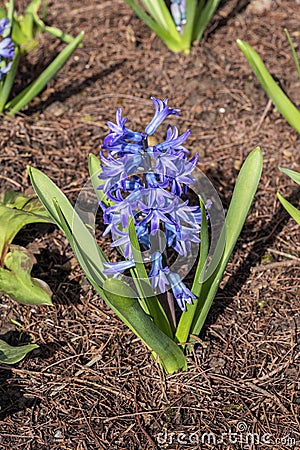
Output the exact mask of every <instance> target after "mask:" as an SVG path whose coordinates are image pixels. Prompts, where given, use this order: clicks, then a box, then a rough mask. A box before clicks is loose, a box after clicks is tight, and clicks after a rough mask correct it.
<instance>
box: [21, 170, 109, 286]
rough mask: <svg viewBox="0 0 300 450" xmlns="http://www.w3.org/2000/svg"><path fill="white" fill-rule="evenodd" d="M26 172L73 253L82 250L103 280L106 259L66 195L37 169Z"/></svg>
mask: <svg viewBox="0 0 300 450" xmlns="http://www.w3.org/2000/svg"><path fill="white" fill-rule="evenodd" d="M28 172H29V176H30V180H31V183H32V185H33V188H34V190H35V192H36V194H37V195H38V197H39V199H40V201H41V202H42V204H43V205H44V207H45V208H46V210H47V211H48V213H49V215H50V217H51V218H52V219H53V221H54V222H55V223H56V225H57V226H58V227H59V228H60V229H61V230H62V231H63V232H64V233H66V235H67V237H68V239H69V241H70V245H71V246H72V248H73V250H74V251H75V255H76V256H77V257H78V255H77V253H76V252H78V251H80V252H81V251H82V252H83V254H84V255H86V257H88V259H89V262H90V264H91V267H92V268H93V270H95V271H96V273H97V276H98V277H100V279H101V280H102V281H103V280H104V279H105V278H106V277H105V276H104V275H103V274H102V270H103V264H102V263H103V261H107V259H106V257H105V255H104V253H103V252H102V251H101V249H100V247H99V246H98V244H97V242H96V240H95V238H94V237H93V236H92V234H91V233H90V232H89V230H88V229H87V227H86V226H85V224H84V223H83V222H82V220H81V218H80V217H79V215H78V214H77V212H76V211H75V210H74V208H73V206H72V205H71V203H70V202H69V200H68V199H67V197H66V196H65V195H64V194H63V193H62V191H61V190H60V189H59V188H58V187H57V186H56V185H55V184H54V183H53V181H51V180H50V178H49V177H47V175H45V174H44V173H42V172H41V171H39V170H38V169H35V168H33V167H28Z"/></svg>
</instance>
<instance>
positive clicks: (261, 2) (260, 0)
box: [247, 0, 272, 15]
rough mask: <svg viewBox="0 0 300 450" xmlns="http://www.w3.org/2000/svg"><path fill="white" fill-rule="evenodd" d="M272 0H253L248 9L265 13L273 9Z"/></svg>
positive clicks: (255, 12) (257, 12)
mask: <svg viewBox="0 0 300 450" xmlns="http://www.w3.org/2000/svg"><path fill="white" fill-rule="evenodd" d="M271 4H272V0H252V2H251V3H250V5H249V6H248V8H247V9H248V10H249V11H251V12H252V13H254V14H259V15H261V14H263V13H264V12H265V11H268V10H270V9H271Z"/></svg>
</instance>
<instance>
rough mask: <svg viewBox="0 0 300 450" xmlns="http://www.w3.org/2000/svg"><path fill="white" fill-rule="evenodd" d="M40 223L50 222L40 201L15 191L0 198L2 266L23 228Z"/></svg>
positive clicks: (0, 262) (0, 253)
mask: <svg viewBox="0 0 300 450" xmlns="http://www.w3.org/2000/svg"><path fill="white" fill-rule="evenodd" d="M38 222H45V223H47V222H50V218H49V216H48V215H47V214H46V211H45V210H44V208H43V207H42V205H41V204H40V202H39V201H38V199H34V198H33V197H26V196H24V195H23V194H20V193H16V192H13V191H7V192H5V193H4V194H3V195H2V196H1V197H0V266H1V265H3V261H4V258H5V255H6V253H7V250H8V246H9V244H10V243H11V242H12V240H13V239H14V237H15V236H16V235H17V233H18V232H19V231H20V230H21V228H23V227H24V226H25V225H28V224H30V223H38Z"/></svg>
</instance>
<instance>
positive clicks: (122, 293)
mask: <svg viewBox="0 0 300 450" xmlns="http://www.w3.org/2000/svg"><path fill="white" fill-rule="evenodd" d="M103 290H104V292H105V295H106V297H107V298H108V299H109V301H110V302H111V303H112V304H113V305H114V307H115V309H116V310H118V311H119V312H120V313H121V314H122V316H123V317H125V318H126V321H127V324H128V326H129V327H130V329H131V330H132V331H133V332H134V333H135V334H136V335H137V336H139V337H140V338H141V339H142V341H143V342H144V343H145V344H146V346H147V347H148V348H149V349H150V350H152V351H153V352H155V353H156V354H157V355H158V357H159V362H160V363H161V365H162V366H163V367H164V369H165V371H166V372H167V373H174V372H176V371H178V370H180V369H182V370H186V369H187V363H186V359H185V357H184V354H183V352H182V351H181V349H180V348H179V346H178V345H176V344H175V342H174V341H172V340H171V339H170V338H169V337H168V336H166V335H165V334H164V333H163V332H162V331H161V330H160V329H159V328H157V326H156V325H155V324H154V322H153V320H152V319H151V318H150V317H149V316H147V314H146V313H145V312H144V310H143V309H142V307H141V306H140V304H139V302H138V300H137V298H135V296H136V295H135V292H134V291H133V290H132V289H131V288H130V287H129V286H128V285H126V284H125V283H123V282H121V281H120V280H117V279H115V278H111V279H108V280H106V281H105V283H104V285H103ZM116 292H118V294H116Z"/></svg>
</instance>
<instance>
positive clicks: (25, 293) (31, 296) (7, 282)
mask: <svg viewBox="0 0 300 450" xmlns="http://www.w3.org/2000/svg"><path fill="white" fill-rule="evenodd" d="M35 263H36V260H35V258H34V256H33V255H32V254H31V253H30V252H29V251H28V250H26V249H25V248H23V247H20V246H18V245H10V252H8V253H7V255H6V256H5V258H4V266H5V268H4V267H0V291H2V292H5V293H6V294H8V295H10V296H11V297H12V298H13V299H14V300H16V301H17V302H19V303H23V304H24V305H52V301H51V295H52V293H51V290H50V288H49V286H48V285H47V284H46V283H45V282H43V281H41V280H39V279H37V278H32V277H31V276H30V273H31V269H32V266H33V264H35Z"/></svg>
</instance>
